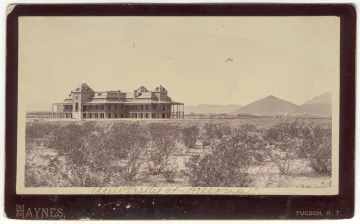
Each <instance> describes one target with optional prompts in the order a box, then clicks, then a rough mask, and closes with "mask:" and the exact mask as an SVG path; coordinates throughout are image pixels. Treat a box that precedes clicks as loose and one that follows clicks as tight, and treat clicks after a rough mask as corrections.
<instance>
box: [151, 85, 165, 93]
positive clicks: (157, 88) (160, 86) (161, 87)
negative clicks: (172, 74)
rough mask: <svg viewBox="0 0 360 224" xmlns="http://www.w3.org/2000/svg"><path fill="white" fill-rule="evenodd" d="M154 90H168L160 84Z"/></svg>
mask: <svg viewBox="0 0 360 224" xmlns="http://www.w3.org/2000/svg"><path fill="white" fill-rule="evenodd" d="M154 92H167V90H166V89H165V87H164V86H162V85H159V86H157V87H156V88H155V90H154Z"/></svg>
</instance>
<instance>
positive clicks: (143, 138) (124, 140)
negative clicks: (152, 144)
mask: <svg viewBox="0 0 360 224" xmlns="http://www.w3.org/2000/svg"><path fill="white" fill-rule="evenodd" d="M148 142H149V138H148V136H147V131H146V129H145V128H144V127H143V126H141V125H140V124H139V123H120V122H119V123H114V125H113V126H112V127H111V129H110V130H109V131H108V143H107V146H106V147H107V148H109V149H112V153H113V155H114V157H116V158H118V159H126V158H127V157H128V155H129V153H130V152H133V151H139V150H140V149H141V150H144V149H145V147H146V145H147V144H148Z"/></svg>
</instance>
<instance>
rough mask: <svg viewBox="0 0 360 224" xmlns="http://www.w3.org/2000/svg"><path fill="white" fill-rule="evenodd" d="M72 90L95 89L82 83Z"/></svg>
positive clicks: (91, 90) (88, 90)
mask: <svg viewBox="0 0 360 224" xmlns="http://www.w3.org/2000/svg"><path fill="white" fill-rule="evenodd" d="M72 92H94V90H93V89H91V88H90V86H88V85H87V84H86V83H81V84H80V85H78V86H77V87H76V88H75V89H73V90H72Z"/></svg>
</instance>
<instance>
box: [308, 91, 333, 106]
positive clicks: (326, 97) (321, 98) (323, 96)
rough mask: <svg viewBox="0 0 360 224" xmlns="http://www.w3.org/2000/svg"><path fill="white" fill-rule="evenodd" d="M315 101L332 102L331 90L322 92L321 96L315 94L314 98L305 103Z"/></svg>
mask: <svg viewBox="0 0 360 224" xmlns="http://www.w3.org/2000/svg"><path fill="white" fill-rule="evenodd" d="M313 103H316V104H318V103H321V104H331V103H332V101H331V92H328V93H324V94H321V95H320V96H315V97H314V98H312V99H310V100H308V101H306V102H305V103H304V104H313Z"/></svg>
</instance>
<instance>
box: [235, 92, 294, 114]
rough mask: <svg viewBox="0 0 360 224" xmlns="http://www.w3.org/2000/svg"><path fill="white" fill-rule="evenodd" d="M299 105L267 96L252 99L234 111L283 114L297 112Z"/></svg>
mask: <svg viewBox="0 0 360 224" xmlns="http://www.w3.org/2000/svg"><path fill="white" fill-rule="evenodd" d="M298 110H299V106H297V105H295V104H293V103H290V102H288V101H285V100H282V99H280V98H277V97H275V96H272V95H271V96H268V97H265V98H263V99H260V100H257V101H254V102H252V103H250V104H248V105H246V106H244V107H242V108H240V109H238V110H236V111H234V113H237V114H255V115H261V114H284V113H297V111H298Z"/></svg>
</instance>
